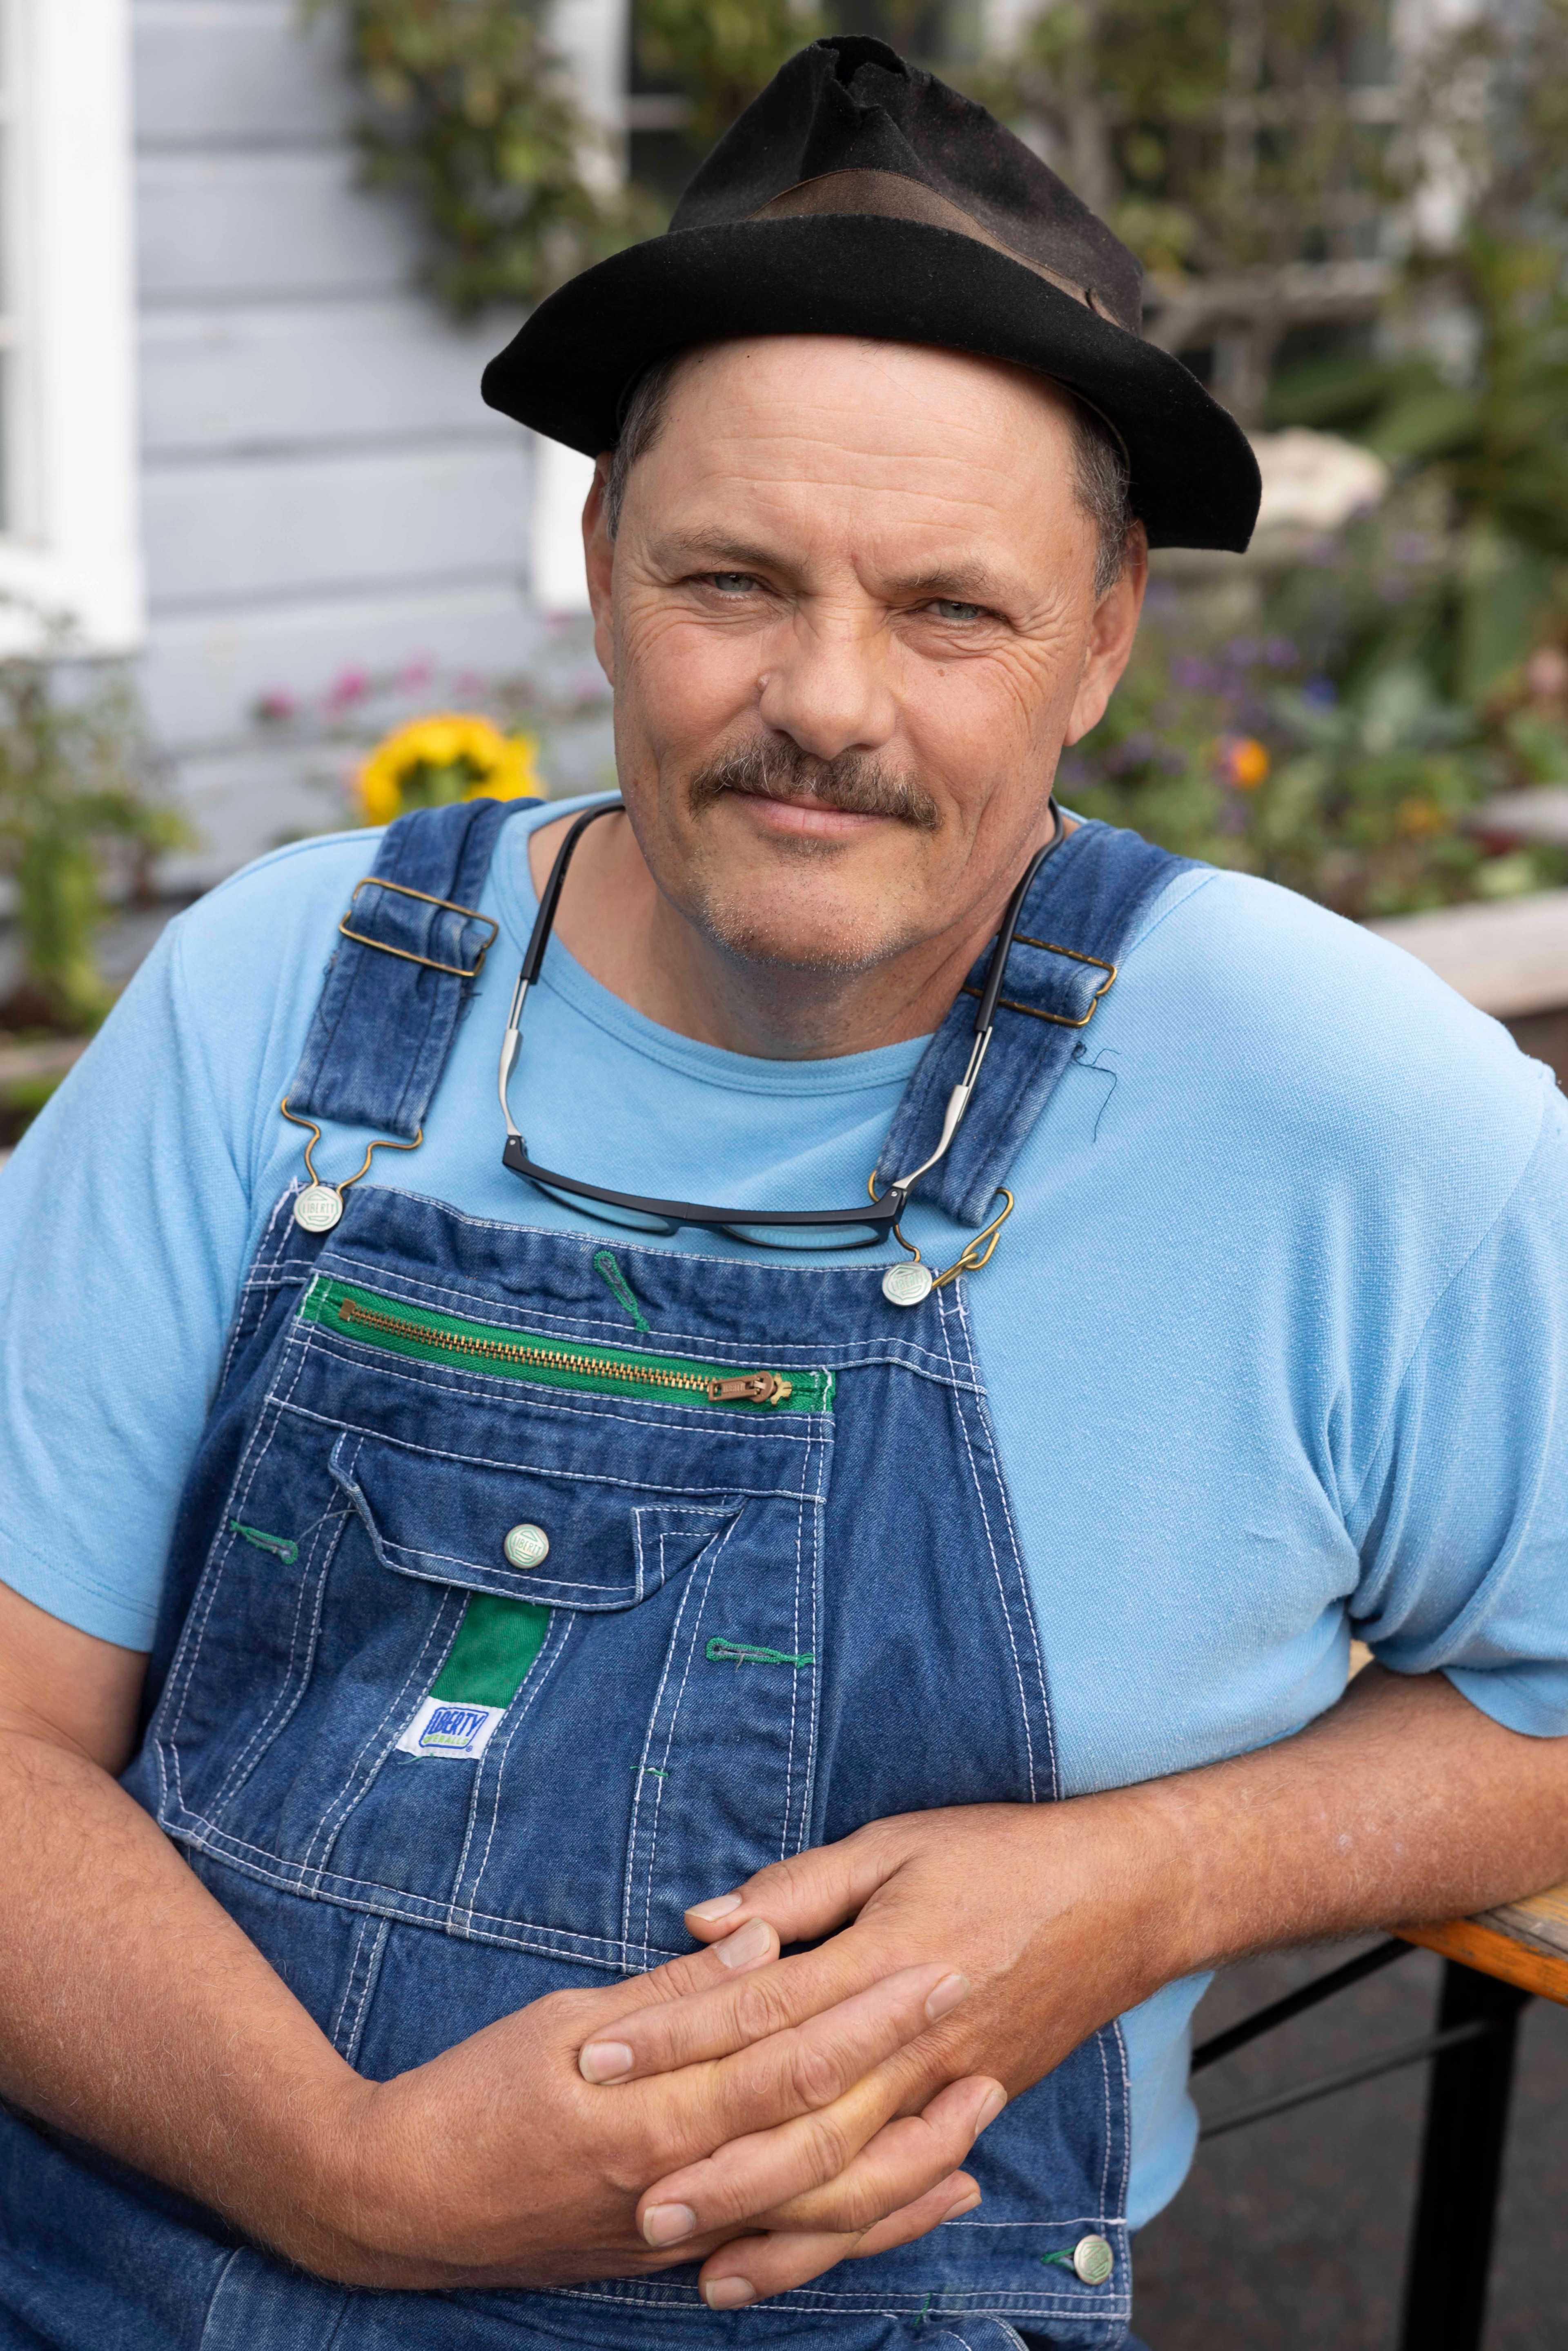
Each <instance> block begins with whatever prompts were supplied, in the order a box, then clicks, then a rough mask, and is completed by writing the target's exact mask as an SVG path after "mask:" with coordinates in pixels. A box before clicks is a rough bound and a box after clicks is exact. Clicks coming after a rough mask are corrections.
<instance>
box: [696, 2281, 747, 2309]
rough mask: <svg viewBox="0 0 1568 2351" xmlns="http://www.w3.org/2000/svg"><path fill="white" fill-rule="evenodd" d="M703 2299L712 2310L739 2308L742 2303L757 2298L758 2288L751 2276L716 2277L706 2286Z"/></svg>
mask: <svg viewBox="0 0 1568 2351" xmlns="http://www.w3.org/2000/svg"><path fill="white" fill-rule="evenodd" d="M703 2300H704V2301H705V2302H706V2304H707V2306H708V2308H709V2309H710V2310H738V2309H739V2308H740V2306H741V2304H742V2303H746V2302H755V2301H756V2300H757V2288H756V2287H755V2286H754V2285H753V2284H752V2283H751V2280H750V2279H749V2278H733V2277H732V2278H715V2279H714V2281H713V2283H712V2284H711V2285H705V2286H704V2288H703Z"/></svg>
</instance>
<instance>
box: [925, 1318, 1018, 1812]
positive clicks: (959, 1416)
mask: <svg viewBox="0 0 1568 2351" xmlns="http://www.w3.org/2000/svg"><path fill="white" fill-rule="evenodd" d="M956 1286H957V1285H956V1284H955V1287H956ZM941 1312H942V1329H943V1333H944V1335H945V1336H946V1331H947V1313H948V1309H947V1307H946V1303H945V1302H944V1303H943V1305H942V1309H941ZM949 1348H951V1341H950V1340H949ZM956 1420H957V1423H958V1428H959V1433H960V1435H961V1436H962V1437H963V1439H964V1450H965V1452H966V1453H967V1455H968V1458H969V1475H970V1477H971V1478H972V1479H974V1481H975V1499H976V1500H977V1502H978V1503H979V1506H980V1523H981V1525H982V1526H983V1527H984V1529H985V1531H986V1549H987V1551H988V1552H989V1554H990V1561H991V1573H992V1574H993V1575H994V1576H995V1578H996V1580H997V1597H998V1600H999V1601H1000V1602H1001V1604H1002V1622H1003V1624H1004V1625H1006V1626H1007V1628H1008V1646H1009V1649H1010V1650H1011V1651H1012V1656H1013V1676H1014V1678H1015V1679H1016V1681H1017V1683H1018V1693H1019V1713H1020V1714H1021V1715H1022V1717H1023V1737H1024V1750H1025V1752H1026V1754H1027V1756H1028V1759H1029V1792H1030V1801H1031V1802H1036V1803H1038V1802H1039V1801H1040V1796H1039V1791H1038V1789H1037V1788H1036V1785H1035V1776H1034V1739H1033V1735H1032V1734H1031V1732H1030V1727H1029V1699H1028V1698H1027V1696H1026V1695H1025V1692H1024V1682H1023V1665H1022V1661H1021V1660H1020V1658H1019V1651H1018V1642H1017V1640H1016V1639H1015V1637H1014V1635H1013V1626H1012V1617H1011V1614H1010V1613H1009V1608H1008V1595H1007V1590H1006V1587H1005V1586H1004V1584H1003V1583H1002V1570H1001V1562H1000V1561H999V1560H998V1557H997V1547H996V1544H995V1542H994V1541H993V1540H992V1537H991V1521H990V1515H989V1513H988V1510H987V1509H986V1497H985V1491H984V1489H983V1488H982V1486H981V1483H980V1471H979V1465H978V1463H977V1461H976V1459H975V1448H974V1447H973V1446H972V1445H971V1444H970V1442H969V1425H968V1423H967V1420H966V1419H965V1417H964V1408H963V1405H962V1404H960V1405H958V1407H957V1411H956Z"/></svg>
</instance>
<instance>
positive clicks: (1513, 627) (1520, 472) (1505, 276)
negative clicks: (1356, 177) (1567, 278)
mask: <svg viewBox="0 0 1568 2351" xmlns="http://www.w3.org/2000/svg"><path fill="white" fill-rule="evenodd" d="M1442 276H1443V285H1444V290H1445V291H1446V292H1447V294H1448V296H1449V298H1450V299H1452V300H1453V301H1455V302H1457V303H1458V304H1459V305H1460V306H1462V315H1463V316H1464V318H1465V319H1466V320H1467V321H1468V324H1469V329H1470V333H1471V336H1472V339H1473V356H1472V358H1471V360H1470V361H1469V366H1468V367H1467V368H1466V369H1465V371H1464V372H1463V373H1462V374H1460V375H1455V374H1451V373H1446V372H1445V371H1443V370H1442V369H1441V368H1440V367H1439V366H1438V364H1437V360H1435V359H1433V358H1430V357H1428V356H1427V355H1425V354H1423V353H1420V352H1418V351H1417V352H1414V353H1411V354H1408V355H1406V356H1404V357H1398V358H1394V359H1390V360H1383V361H1366V362H1359V363H1348V364H1347V363H1343V362H1342V363H1340V364H1338V365H1335V364H1333V363H1332V362H1330V363H1326V364H1320V365H1319V366H1317V367H1315V368H1312V369H1306V370H1301V371H1297V372H1295V373H1293V374H1291V375H1287V376H1285V377H1283V378H1281V380H1280V381H1278V382H1277V383H1276V384H1275V386H1274V389H1273V392H1272V394H1271V398H1270V421H1272V422H1275V423H1282V424H1291V423H1294V424H1308V425H1313V426H1317V427H1320V428H1323V429H1327V430H1330V431H1333V432H1339V433H1346V434H1352V435H1353V436H1354V438H1356V439H1358V440H1361V441H1364V442H1365V443H1366V444H1367V445H1368V446H1369V447H1370V448H1373V449H1375V450H1376V452H1377V453H1378V455H1380V456H1382V457H1384V458H1385V459H1386V460H1387V461H1388V463H1389V464H1390V465H1392V466H1393V467H1394V469H1395V472H1396V476H1397V477H1401V478H1403V479H1405V480H1406V481H1421V482H1424V483H1426V484H1427V486H1428V487H1429V488H1430V489H1434V490H1438V491H1440V493H1441V496H1442V500H1443V506H1444V512H1443V523H1444V527H1445V528H1446V529H1448V531H1449V532H1451V533H1452V537H1453V562H1452V568H1451V576H1450V580H1449V585H1448V594H1447V599H1446V608H1445V611H1444V614H1443V625H1442V627H1441V628H1440V630H1439V631H1438V632H1437V636H1436V637H1435V639H1434V642H1433V644H1432V647H1431V649H1430V660H1431V665H1432V668H1433V672H1434V676H1435V678H1436V679H1437V680H1438V681H1439V682H1441V683H1444V684H1446V686H1447V688H1448V691H1450V692H1452V693H1454V694H1456V695H1458V697H1459V698H1460V699H1461V700H1464V701H1468V702H1482V701H1484V700H1485V699H1486V698H1487V697H1488V696H1490V695H1493V694H1495V692H1496V691H1497V690H1498V688H1499V686H1500V684H1502V683H1503V682H1504V681H1505V680H1506V679H1507V678H1508V676H1509V675H1510V674H1511V672H1512V671H1513V670H1515V669H1516V668H1517V666H1518V665H1519V664H1520V663H1521V662H1522V661H1523V660H1524V659H1525V658H1526V656H1527V655H1528V654H1529V653H1530V652H1531V650H1532V648H1533V647H1534V645H1535V644H1537V643H1539V642H1540V641H1541V639H1542V636H1543V635H1545V634H1549V633H1550V632H1551V631H1552V626H1553V622H1554V616H1556V615H1559V614H1561V613H1562V612H1563V608H1564V590H1565V587H1568V285H1565V282H1564V276H1563V258H1562V256H1561V255H1560V254H1559V253H1558V252H1557V250H1556V249H1555V248H1554V247H1553V246H1551V245H1550V244H1548V243H1546V242H1545V241H1543V240H1536V241H1531V242H1528V243H1526V242H1516V241H1509V240H1507V239H1504V238H1502V237H1500V236H1499V235H1496V234H1495V233H1493V232H1492V231H1491V230H1490V228H1488V227H1486V226H1485V225H1476V226H1475V227H1473V228H1472V229H1471V231H1470V234H1469V236H1468V237H1467V239H1466V241H1465V243H1464V245H1463V246H1461V247H1460V249H1459V250H1458V253H1457V254H1455V255H1454V256H1451V257H1450V258H1449V259H1448V260H1447V261H1446V263H1445V265H1444V268H1443V273H1442Z"/></svg>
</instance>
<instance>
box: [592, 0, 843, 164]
mask: <svg viewBox="0 0 1568 2351" xmlns="http://www.w3.org/2000/svg"><path fill="white" fill-rule="evenodd" d="M635 23H636V36H637V47H638V50H639V53H640V55H641V57H642V61H643V65H644V66H645V67H646V68H648V70H649V71H650V72H651V73H653V74H654V75H656V76H658V78H660V79H661V80H668V81H672V82H674V84H675V85H676V87H677V88H678V89H681V90H683V91H684V92H685V95H686V97H687V98H688V99H690V101H691V110H692V112H691V124H690V129H691V133H692V136H693V138H694V139H695V141H696V143H697V145H698V147H699V148H705V149H706V148H707V147H709V146H711V144H712V143H713V141H715V140H716V138H717V137H718V135H719V133H720V131H725V130H727V129H728V127H729V125H730V124H731V123H732V122H733V121H734V120H735V118H736V116H737V114H738V113H739V112H740V110H741V109H742V108H743V107H745V106H748V105H749V104H750V102H751V100H752V99H754V98H755V97H756V95H757V93H758V90H759V89H761V88H762V86H763V84H764V83H765V82H768V81H771V79H772V78H773V76H774V75H775V74H776V73H777V72H778V70H779V67H780V66H781V65H782V64H783V62H784V60H785V58H786V57H793V55H794V53H795V51H796V50H797V49H799V48H801V47H804V46H805V44H806V43H807V42H808V41H814V40H815V39H816V38H817V37H818V35H819V34H820V33H821V32H822V31H823V30H824V29H825V28H824V26H823V25H822V24H821V20H820V19H819V17H818V16H817V12H816V10H815V9H814V8H813V7H811V6H810V5H802V0H638V5H637V8H636V16H635Z"/></svg>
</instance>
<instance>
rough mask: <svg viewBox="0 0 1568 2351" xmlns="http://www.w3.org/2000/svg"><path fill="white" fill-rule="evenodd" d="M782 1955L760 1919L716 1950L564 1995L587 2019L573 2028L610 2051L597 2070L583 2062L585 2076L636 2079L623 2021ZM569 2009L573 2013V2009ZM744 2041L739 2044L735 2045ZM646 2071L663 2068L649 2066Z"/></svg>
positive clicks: (776, 1940)
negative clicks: (623, 2053)
mask: <svg viewBox="0 0 1568 2351" xmlns="http://www.w3.org/2000/svg"><path fill="white" fill-rule="evenodd" d="M778 1957H779V1938H778V1936H777V1935H776V1934H775V1932H774V1930H773V1928H771V1927H769V1926H768V1924H767V1923H766V1921H765V1920H763V1919H761V1918H754V1919H752V1920H751V1921H750V1923H749V1924H748V1925H747V1927H745V1928H742V1930H741V1931H740V1933H739V1934H737V1935H734V1936H732V1937H730V1938H729V1939H728V1940H727V1942H725V1943H723V1944H721V1945H719V1946H718V1948H717V1949H712V1950H706V1951H687V1952H686V1953H685V1956H684V1957H683V1958H681V1959H668V1960H666V1961H665V1963H664V1966H663V1967H662V1968H653V1969H651V1970H649V1972H648V1973H647V1974H646V1975H643V1976H630V1977H628V1978H627V1980H626V1981H625V1982H624V1983H619V1984H605V1985H603V1986H602V1987H601V1989H599V1990H596V1991H588V1992H568V1993H565V1994H563V1995H560V1997H561V1998H562V1999H563V2000H564V2001H568V2002H570V2003H571V2011H580V2014H581V2019H582V2022H581V2023H580V2025H577V2024H576V2023H575V2021H574V2025H573V2029H574V2030H575V2031H576V2032H577V2033H578V2037H579V2038H580V2040H586V2041H587V2042H588V2043H589V2045H590V2046H591V2047H593V2048H595V2049H599V2050H602V2051H605V2052H606V2054H604V2055H603V2056H602V2057H601V2058H600V2059H599V2060H598V2061H597V2062H598V2063H599V2064H601V2067H602V2068H603V2070H602V2071H601V2072H599V2073H594V2072H591V2070H590V2069H589V2067H588V2066H586V2065H583V2064H581V2060H580V2059H579V2064H580V2070H581V2073H582V2075H583V2078H584V2080H585V2081H589V2082H601V2081H613V2080H617V2079H626V2080H630V2079H631V2074H630V2073H629V2072H628V2073H625V2074H622V2071H621V2069H620V2064H619V2050H620V2048H621V2047H622V2046H623V2044H622V2043H620V2042H619V2040H618V2034H619V2031H620V2025H621V2020H622V2018H623V2017H627V2016H635V2015H640V2014H641V2013H642V2012H643V2010H647V2011H649V2012H650V2014H653V2015H656V2014H657V2013H658V2012H659V2011H660V2010H661V2009H662V2008H665V2007H670V2006H674V2004H675V2003H677V2002H678V2001H682V2000H686V1999H691V1998H694V1997H700V1996H701V1995H702V1994H704V1993H711V1992H714V1991H718V1990H720V1989H721V1988H722V1987H723V1986H725V1985H727V1984H733V1983H734V1982H735V1980H736V1979H737V1977H739V1976H744V1975H747V1974H749V1973H750V1972H751V1970H753V1969H755V1968H764V1967H767V1966H768V1962H769V1961H770V1960H772V1959H777V1958H778ZM571 2011H569V2013H570V2012H571ZM733 2045H736V2046H738V2045H739V2044H738V2043H736V2044H733ZM643 2070H645V2071H655V2070H659V2069H656V2068H652V2067H649V2068H645V2069H643Z"/></svg>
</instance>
